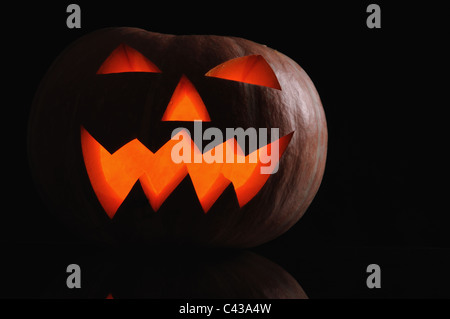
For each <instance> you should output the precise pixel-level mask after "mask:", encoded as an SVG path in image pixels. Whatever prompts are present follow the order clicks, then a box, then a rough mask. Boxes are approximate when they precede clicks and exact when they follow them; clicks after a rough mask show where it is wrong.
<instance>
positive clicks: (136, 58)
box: [97, 44, 161, 74]
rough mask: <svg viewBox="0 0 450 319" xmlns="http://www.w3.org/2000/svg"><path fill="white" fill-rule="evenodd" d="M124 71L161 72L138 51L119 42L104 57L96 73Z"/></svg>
mask: <svg viewBox="0 0 450 319" xmlns="http://www.w3.org/2000/svg"><path fill="white" fill-rule="evenodd" d="M124 72H150V73H161V71H160V70H159V69H158V67H157V66H156V65H155V64H153V63H152V62H151V61H150V60H149V59H147V58H146V57H145V56H143V55H142V54H141V53H140V52H138V51H136V50H135V49H133V48H131V47H129V46H127V45H126V44H121V45H119V46H118V47H117V48H116V49H114V51H113V52H111V54H110V55H109V56H108V57H107V58H106V60H105V61H104V62H103V64H102V65H101V66H100V68H99V69H98V71H97V74H111V73H124Z"/></svg>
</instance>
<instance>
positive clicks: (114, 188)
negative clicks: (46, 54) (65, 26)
mask: <svg viewBox="0 0 450 319" xmlns="http://www.w3.org/2000/svg"><path fill="white" fill-rule="evenodd" d="M199 125H200V126H199ZM199 127H200V132H199ZM181 128H182V129H181ZM212 128H214V129H216V131H215V132H217V130H218V131H219V132H223V135H224V136H225V132H226V131H227V129H229V128H240V129H241V131H240V132H247V131H248V130H249V129H250V128H255V129H256V130H259V131H258V132H259V134H261V132H264V133H267V138H266V140H265V144H264V143H261V141H264V139H259V142H260V144H259V145H258V147H256V148H255V147H253V146H252V145H240V142H241V144H242V139H241V141H239V139H238V140H237V141H236V139H235V138H234V139H223V140H221V141H220V140H219V139H218V138H217V136H215V139H214V141H212V142H211V143H210V142H208V145H207V146H206V147H205V148H203V147H202V146H201V145H198V142H197V140H196V136H197V135H198V134H200V136H202V137H203V138H205V136H206V135H208V134H206V132H207V131H208V129H212ZM274 128H276V129H277V130H278V131H277V132H278V134H274V133H272V130H273V129H274ZM175 129H178V130H176V134H175V133H174V132H175V131H174V130H175ZM261 129H265V130H261ZM236 131H237V130H236ZM192 133H193V134H192ZM192 135H194V136H192ZM275 135H278V136H275ZM205 139H208V136H206V138H205ZM211 139H212V136H211V134H209V140H211ZM245 140H246V138H245V137H244V139H243V141H244V142H245ZM244 144H245V143H244ZM249 144H250V143H249ZM263 144H264V145H263ZM326 146H327V129H326V121H325V115H324V112H323V109H322V105H321V102H320V99H319V96H318V94H317V92H316V90H315V88H314V85H313V83H312V82H311V80H310V79H309V77H308V75H307V74H306V73H305V72H304V70H302V69H301V68H300V67H299V66H298V65H297V64H296V63H295V62H294V61H292V60H291V59H290V58H288V57H287V56H285V55H283V54H281V53H279V52H277V51H275V50H273V49H270V48H268V47H266V46H264V45H260V44H257V43H254V42H251V41H248V40H244V39H240V38H233V37H221V36H194V35H189V36H173V35H163V34H158V33H152V32H148V31H145V30H140V29H135V28H109V29H103V30H100V31H97V32H94V33H92V34H89V35H87V36H84V37H83V38H81V39H80V40H78V41H76V42H75V43H74V44H72V45H71V46H70V47H69V48H68V49H66V50H65V51H64V52H63V53H62V54H61V55H60V56H59V57H58V59H57V60H56V61H55V62H54V64H53V65H52V67H51V68H50V70H49V71H48V73H47V74H46V76H45V78H44V79H43V80H42V83H41V85H40V87H39V89H38V92H37V94H36V97H35V100H34V105H33V108H32V113H31V117H30V125H29V156H30V165H31V169H32V172H33V174H34V177H35V179H36V182H37V184H38V186H39V189H40V191H41V193H42V195H43V197H44V198H45V200H46V201H47V202H48V203H49V204H50V205H51V206H52V207H53V209H54V210H55V211H56V213H57V215H58V216H60V217H62V218H63V220H64V221H65V222H66V223H67V224H68V225H70V226H72V227H73V228H74V229H77V230H78V231H79V232H80V233H82V234H84V235H86V236H88V237H90V238H96V239H100V240H106V241H115V240H119V241H123V240H141V241H145V242H151V243H163V242H176V243H194V244H201V245H203V244H205V245H216V246H232V247H250V246H254V245H258V244H260V243H263V242H266V241H268V240H271V239H273V238H275V237H277V236H279V235H280V234H282V233H284V232H285V231H286V230H287V229H289V228H290V227H291V226H292V225H293V224H294V223H296V222H297V221H298V219H299V218H300V217H301V216H302V215H303V214H304V212H305V210H306V209H307V207H308V206H309V204H310V203H311V201H312V199H313V197H314V196H315V194H316V192H317V190H318V187H319V185H320V182H321V179H322V175H323V171H324V166H325V158H326ZM175 147H178V148H180V150H179V152H178V154H179V155H180V156H184V158H185V159H186V156H187V158H188V159H192V161H186V160H185V161H181V162H180V161H175V160H174V158H173V154H174V148H175ZM275 151H277V152H275ZM188 153H189V155H187V154H188ZM230 154H231V155H230ZM274 154H276V156H275V157H273V156H272V157H271V158H270V161H271V163H270V165H271V166H270V167H272V168H271V169H270V170H269V171H268V172H267V168H268V167H267V164H268V157H269V156H270V155H274ZM221 157H223V159H224V160H223V161H217V158H221ZM211 158H213V160H211ZM251 158H253V159H254V160H253V161H251V160H250V159H251ZM225 159H227V160H225ZM228 159H231V160H230V161H228ZM263 168H266V172H265V173H263Z"/></svg>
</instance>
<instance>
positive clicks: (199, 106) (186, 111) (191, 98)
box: [161, 75, 211, 122]
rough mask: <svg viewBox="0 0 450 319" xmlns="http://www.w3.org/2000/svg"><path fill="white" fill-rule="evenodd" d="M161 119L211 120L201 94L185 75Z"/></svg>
mask: <svg viewBox="0 0 450 319" xmlns="http://www.w3.org/2000/svg"><path fill="white" fill-rule="evenodd" d="M161 121H189V122H193V121H203V122H210V121H211V119H210V117H209V114H208V110H207V109H206V106H205V104H204V103H203V100H202V98H201V97H200V94H198V92H197V90H196V89H195V87H194V85H193V84H192V83H191V81H189V79H188V78H187V77H186V76H185V75H183V76H182V77H181V79H180V82H178V85H177V87H176V88H175V91H174V92H173V94H172V98H171V99H170V102H169V104H168V105H167V108H166V111H165V112H164V115H163V117H162V120H161Z"/></svg>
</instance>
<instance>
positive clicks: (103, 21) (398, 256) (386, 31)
mask: <svg viewBox="0 0 450 319" xmlns="http://www.w3.org/2000/svg"><path fill="white" fill-rule="evenodd" d="M69 3H70V2H66V1H60V2H58V3H55V4H44V3H27V4H23V5H20V4H18V5H16V6H9V5H8V6H6V7H5V8H4V14H3V15H4V16H5V19H6V16H7V18H8V20H7V21H8V22H7V23H6V25H5V27H4V33H3V37H2V38H3V39H2V47H3V49H2V51H3V71H4V72H3V74H2V75H3V77H4V78H5V79H6V81H5V83H6V85H7V86H6V87H5V86H3V91H4V92H3V94H4V99H3V101H4V102H3V103H2V105H3V110H4V113H3V115H4V117H3V125H2V131H3V136H4V137H5V138H4V139H3V147H2V154H3V157H4V158H5V159H6V160H5V164H4V166H3V167H4V169H3V170H2V171H3V184H4V185H5V188H4V191H3V192H2V194H3V196H2V197H4V199H3V205H2V219H1V221H0V225H1V245H2V249H3V257H2V262H1V265H2V267H4V270H3V271H2V273H1V275H2V277H3V278H2V284H1V287H0V292H1V294H0V296H1V297H9V298H10V297H13V298H22V297H26V298H35V297H40V296H42V287H43V286H45V285H46V283H47V282H48V280H49V278H53V277H52V276H54V275H55V273H58V274H61V273H63V274H64V273H65V266H66V265H67V264H69V263H72V262H75V263H76V262H77V260H79V259H80V258H81V259H83V258H85V259H86V258H89V256H90V255H95V254H96V248H95V247H93V246H91V245H88V244H86V243H83V242H82V241H81V240H80V239H78V238H77V237H76V235H75V234H72V233H70V232H69V231H68V230H67V229H66V228H65V227H64V226H63V225H61V224H60V223H59V222H58V221H57V220H56V219H55V218H54V216H52V215H51V214H50V213H49V211H48V210H47V208H46V207H45V206H44V204H43V202H42V200H41V199H40V197H39V195H38V194H37V191H36V188H35V185H34V182H33V181H32V179H31V176H30V172H29V168H28V162H27V161H28V160H27V153H26V136H27V121H28V114H29V111H30V107H31V104H32V100H33V97H34V93H35V91H36V89H37V87H38V85H39V82H40V80H41V78H42V77H43V76H44V74H45V72H46V71H47V69H48V68H49V67H50V65H51V63H52V62H53V60H54V59H55V58H56V57H57V56H58V55H59V54H60V53H61V52H62V51H63V50H64V49H65V48H66V46H67V45H69V44H70V43H71V42H72V41H74V40H75V39H77V38H79V37H80V36H82V35H84V34H87V33H89V32H90V31H94V30H96V29H99V28H102V27H111V26H132V27H139V28H143V29H146V30H150V31H154V32H160V33H168V34H217V35H230V36H238V37H243V38H247V39H249V40H252V41H255V42H258V43H262V44H266V45H267V46H269V47H272V48H274V49H276V50H278V51H280V52H283V53H284V54H286V55H288V56H289V57H291V58H292V59H293V60H295V61H296V62H297V63H298V64H300V65H301V66H302V68H303V69H305V71H306V72H307V73H308V75H309V76H310V77H311V79H312V80H313V82H314V84H315V86H316V88H317V90H318V92H319V95H320V97H321V99H322V103H323V106H324V110H325V114H326V117H327V122H328V130H329V147H328V157H327V165H326V170H325V175H324V178H323V182H322V184H321V187H320V189H319V191H318V194H317V196H316V198H315V199H314V201H313V203H312V204H311V206H310V208H309V209H308V211H307V212H306V214H305V216H304V217H303V218H302V219H301V220H300V221H299V222H298V223H297V224H296V225H295V226H294V227H292V228H291V229H290V230H289V231H288V232H287V233H286V234H284V235H282V236H281V237H279V238H278V239H276V240H274V241H272V242H270V243H267V244H265V245H263V246H260V247H257V248H255V249H253V251H255V252H257V253H258V254H260V255H263V256H266V257H267V258H268V259H270V260H272V261H274V262H275V263H277V264H279V265H280V266H282V267H283V268H284V269H285V270H286V271H288V272H289V273H290V274H291V275H292V276H294V277H295V279H296V280H297V281H298V282H299V283H300V285H301V286H302V287H303V288H304V290H305V291H306V293H307V294H308V296H309V297H310V298H360V297H362V298H371V297H382V298H449V297H450V293H449V292H448V289H447V287H448V286H449V285H450V280H449V275H448V271H447V270H448V268H449V266H450V241H449V240H448V239H449V238H448V237H449V236H448V227H449V218H448V215H449V209H448V205H445V204H444V205H442V203H443V202H444V201H445V198H446V197H448V195H447V194H446V189H448V186H447V183H448V182H447V179H446V178H445V177H444V176H443V170H442V169H441V166H443V164H445V160H444V157H443V156H444V154H445V151H446V144H445V142H438V138H440V137H444V136H445V133H444V132H445V115H444V113H443V112H442V111H443V110H445V103H447V104H448V102H446V100H441V99H439V94H441V93H443V92H445V89H446V88H445V84H444V83H445V81H447V82H448V80H442V79H446V77H447V75H446V74H445V71H444V68H443V67H444V65H443V64H442V63H441V62H439V61H440V57H443V56H444V44H445V42H446V41H444V38H443V34H445V33H442V31H443V30H444V29H443V27H444V20H443V19H442V18H441V17H439V16H438V13H439V12H440V11H442V10H443V8H441V7H439V6H438V5H434V4H430V5H427V6H426V7H424V6H417V5H414V4H410V3H407V2H405V3H398V2H397V4H396V5H393V4H390V3H385V2H381V1H378V2H376V3H378V4H379V5H380V6H381V10H382V22H381V23H382V28H381V29H369V28H367V26H366V18H367V16H368V13H366V8H367V6H368V4H369V3H370V2H367V1H358V2H356V1H354V2H345V3H343V2H341V1H339V2H331V3H327V2H314V3H315V4H311V3H308V4H305V3H304V2H298V3H297V2H295V1H289V2H288V1H276V2H273V3H270V2H267V1H266V2H251V3H250V4H247V3H245V2H242V1H240V2H237V1H236V2H233V1H231V2H226V3H225V2H222V3H221V2H217V3H215V2H208V3H207V4H200V3H198V4H197V3H184V4H177V3H167V4H157V3H156V2H133V1H126V2H122V3H116V2H113V3H109V2H106V3H98V2H96V4H95V5H94V4H92V2H91V3H89V2H81V1H78V2H77V3H78V4H79V5H80V6H81V14H82V20H81V24H82V28H81V29H68V28H67V27H66V18H67V16H68V14H67V13H66V7H67V5H68V4H69ZM5 21H6V20H4V21H3V24H5ZM5 71H6V72H5ZM442 76H444V77H442ZM5 88H6V90H5ZM10 112H11V113H10ZM442 199H443V200H442ZM83 260H84V259H83ZM78 262H81V261H78ZM371 263H376V264H379V265H380V266H381V269H382V288H381V289H373V290H371V289H368V288H367V287H366V285H365V280H366V277H367V273H366V267H367V265H369V264H371Z"/></svg>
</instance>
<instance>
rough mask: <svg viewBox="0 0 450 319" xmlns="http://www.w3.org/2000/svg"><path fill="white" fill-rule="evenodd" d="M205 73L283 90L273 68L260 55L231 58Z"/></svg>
mask: <svg viewBox="0 0 450 319" xmlns="http://www.w3.org/2000/svg"><path fill="white" fill-rule="evenodd" d="M205 75H206V76H210V77H215V78H221V79H225V80H232V81H238V82H244V83H249V84H255V85H261V86H267V87H271V88H273V89H277V90H281V86H280V83H279V82H278V79H277V77H276V75H275V73H274V72H273V70H272V68H271V67H270V65H269V64H268V63H267V62H266V60H264V58H263V57H262V56H260V55H248V56H244V57H241V58H236V59H232V60H229V61H227V62H224V63H222V64H220V65H218V66H216V67H215V68H213V69H211V70H210V71H208V73H206V74H205Z"/></svg>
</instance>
